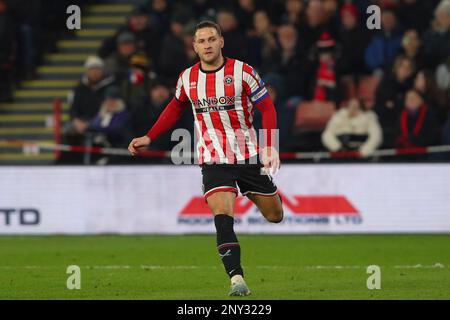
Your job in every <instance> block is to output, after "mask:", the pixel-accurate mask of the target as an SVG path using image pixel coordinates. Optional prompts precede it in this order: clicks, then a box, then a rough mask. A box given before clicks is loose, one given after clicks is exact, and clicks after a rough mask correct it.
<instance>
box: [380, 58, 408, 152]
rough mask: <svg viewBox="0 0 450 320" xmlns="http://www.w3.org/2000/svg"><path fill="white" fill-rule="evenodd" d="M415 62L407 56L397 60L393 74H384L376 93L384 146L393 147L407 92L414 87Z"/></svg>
mask: <svg viewBox="0 0 450 320" xmlns="http://www.w3.org/2000/svg"><path fill="white" fill-rule="evenodd" d="M414 69H415V67H414V62H413V61H412V60H411V59H410V58H408V57H405V56H399V57H397V59H396V60H395V63H394V67H393V70H392V72H391V73H388V74H384V75H383V78H382V79H381V81H380V83H379V85H378V87H377V89H376V92H375V110H374V111H375V112H376V113H377V115H378V117H379V120H380V124H381V127H382V128H383V134H384V138H383V141H384V146H385V147H392V146H393V143H394V138H395V130H396V126H397V123H398V118H399V116H400V113H401V111H402V109H403V106H404V104H403V103H404V96H405V93H406V91H407V90H408V89H409V88H410V87H411V86H412V85H413V81H414Z"/></svg>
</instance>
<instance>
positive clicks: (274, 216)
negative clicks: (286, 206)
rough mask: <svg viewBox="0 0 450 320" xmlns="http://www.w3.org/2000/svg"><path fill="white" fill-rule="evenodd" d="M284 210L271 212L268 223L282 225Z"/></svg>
mask: <svg viewBox="0 0 450 320" xmlns="http://www.w3.org/2000/svg"><path fill="white" fill-rule="evenodd" d="M283 215H284V214H283V209H282V208H280V209H276V210H273V211H271V212H270V213H269V214H268V215H266V218H267V221H269V222H271V223H280V222H281V221H283Z"/></svg>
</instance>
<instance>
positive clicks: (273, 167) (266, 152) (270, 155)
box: [261, 147, 280, 174]
mask: <svg viewBox="0 0 450 320" xmlns="http://www.w3.org/2000/svg"><path fill="white" fill-rule="evenodd" d="M261 161H262V164H263V165H264V168H265V169H266V170H267V171H268V172H269V173H270V174H275V173H277V171H278V169H280V156H279V154H278V151H277V150H276V149H275V148H273V147H264V148H263V149H262V150H261Z"/></svg>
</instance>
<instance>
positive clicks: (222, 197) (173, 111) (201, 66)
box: [128, 21, 283, 296]
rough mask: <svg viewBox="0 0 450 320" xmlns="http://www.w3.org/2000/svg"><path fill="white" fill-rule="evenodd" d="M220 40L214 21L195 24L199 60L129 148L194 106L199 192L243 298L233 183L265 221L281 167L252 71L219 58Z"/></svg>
mask: <svg viewBox="0 0 450 320" xmlns="http://www.w3.org/2000/svg"><path fill="white" fill-rule="evenodd" d="M223 46H224V39H223V37H222V34H221V30H220V27H219V26H218V25H217V24H215V23H214V22H211V21H204V22H201V23H199V24H198V25H197V26H196V28H195V31H194V49H195V52H196V53H197V54H198V56H199V58H200V62H198V63H196V64H195V65H193V66H192V67H190V68H187V69H185V70H184V71H183V72H182V73H181V74H180V77H179V79H178V83H177V88H176V92H175V97H174V98H173V99H172V101H171V102H170V103H169V104H168V105H167V107H166V108H165V110H164V111H163V112H162V114H161V115H160V117H159V119H158V120H157V122H156V123H155V124H154V126H153V127H152V128H151V129H150V130H149V131H148V133H147V134H146V135H145V136H143V137H139V138H135V139H133V140H132V141H131V143H130V145H129V147H128V150H129V151H130V153H131V154H133V155H136V154H138V152H139V150H140V149H143V148H146V147H148V145H149V144H150V143H151V141H153V140H155V139H156V138H157V137H158V136H160V135H161V134H162V133H164V132H165V131H167V130H168V129H170V128H171V127H172V126H173V125H175V123H176V122H177V120H178V119H180V117H181V115H182V113H183V112H184V111H185V110H187V109H189V108H192V111H193V114H194V120H195V126H196V128H197V132H198V136H199V137H198V142H197V150H198V156H199V163H200V165H201V168H202V175H203V192H204V198H205V199H206V202H207V203H208V206H209V208H210V209H211V211H212V213H213V214H214V224H215V226H216V232H217V250H218V251H219V255H220V257H221V259H222V263H223V264H224V267H225V270H226V272H227V274H228V276H229V277H230V279H231V291H230V293H229V294H230V295H231V296H247V295H249V294H250V290H249V289H248V287H247V285H246V283H245V281H244V278H243V276H244V273H243V270H242V266H241V263H240V256H241V249H240V245H239V242H238V239H237V237H236V234H235V232H234V228H233V224H234V212H233V210H234V203H235V199H236V196H237V194H238V187H239V191H240V192H241V193H242V194H243V195H245V196H247V197H248V198H249V199H250V200H251V201H253V202H254V203H255V204H256V206H257V207H258V208H259V210H260V211H261V213H262V214H263V216H264V217H265V218H266V219H267V220H268V221H269V222H273V223H278V222H281V220H282V219H283V208H282V205H281V197H280V196H279V194H278V191H277V187H276V185H275V184H274V183H273V181H272V177H271V176H270V174H269V173H268V172H267V171H269V172H270V171H271V170H272V171H276V170H278V168H279V166H280V159H279V156H278V152H277V151H276V149H275V148H274V145H275V144H274V138H275V137H274V135H275V133H276V131H277V129H276V128H277V117H276V111H275V107H274V105H273V102H272V99H271V97H270V95H269V93H268V91H267V89H266V87H265V84H264V82H263V81H262V80H261V78H260V77H259V75H258V73H257V72H256V71H255V70H254V69H253V68H252V67H251V66H249V65H248V64H246V63H244V62H242V61H239V60H236V59H232V58H228V57H224V56H223V55H222V48H223ZM255 108H256V109H258V110H259V111H261V113H262V127H263V129H264V130H265V133H266V135H265V137H264V140H265V141H264V142H263V143H262V145H260V144H258V141H257V140H256V132H255V129H254V127H253V113H254V110H255ZM258 154H261V157H260V159H258ZM259 160H260V161H259ZM263 167H265V168H266V170H264V168H263Z"/></svg>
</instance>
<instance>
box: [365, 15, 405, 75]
mask: <svg viewBox="0 0 450 320" xmlns="http://www.w3.org/2000/svg"><path fill="white" fill-rule="evenodd" d="M401 39H402V33H401V31H400V28H399V26H398V23H397V19H396V17H395V14H394V12H393V11H391V10H384V11H383V13H382V15H381V30H380V32H379V33H378V34H377V35H375V36H374V37H373V38H372V40H371V41H370V43H369V45H368V46H367V49H366V52H365V61H366V66H367V68H368V69H369V70H370V71H372V72H377V73H379V72H382V71H383V70H384V69H386V68H389V67H390V66H391V65H392V63H393V62H394V59H395V56H396V55H397V52H398V50H399V49H400V46H401Z"/></svg>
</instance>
